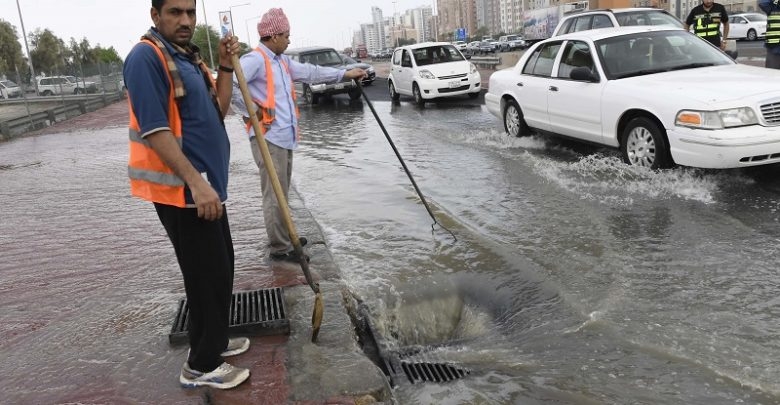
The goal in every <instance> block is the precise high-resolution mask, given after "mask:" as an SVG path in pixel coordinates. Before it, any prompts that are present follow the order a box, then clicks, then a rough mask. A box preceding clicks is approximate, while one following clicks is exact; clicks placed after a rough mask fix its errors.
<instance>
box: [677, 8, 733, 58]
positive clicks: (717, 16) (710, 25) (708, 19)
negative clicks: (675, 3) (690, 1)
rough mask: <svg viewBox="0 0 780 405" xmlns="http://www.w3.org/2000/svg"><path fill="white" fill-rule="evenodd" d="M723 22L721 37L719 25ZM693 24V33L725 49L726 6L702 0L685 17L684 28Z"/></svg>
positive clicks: (727, 28)
mask: <svg viewBox="0 0 780 405" xmlns="http://www.w3.org/2000/svg"><path fill="white" fill-rule="evenodd" d="M721 24H723V37H722V38H721V33H720V25H721ZM691 26H693V33H694V34H696V35H698V36H699V37H701V38H702V39H706V40H707V41H709V42H710V43H712V44H713V45H715V46H717V47H718V48H720V49H721V50H724V51H725V50H726V38H728V37H729V15H728V13H727V12H726V7H723V5H722V4H719V3H715V2H714V1H713V0H703V1H702V4H699V5H698V6H696V7H694V8H693V9H692V10H691V12H690V13H689V14H688V18H686V19H685V30H686V31H688V29H689V28H690V27H691Z"/></svg>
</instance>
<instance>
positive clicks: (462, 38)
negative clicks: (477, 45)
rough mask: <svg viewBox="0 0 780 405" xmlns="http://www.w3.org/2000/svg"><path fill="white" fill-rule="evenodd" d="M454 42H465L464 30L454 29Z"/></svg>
mask: <svg viewBox="0 0 780 405" xmlns="http://www.w3.org/2000/svg"><path fill="white" fill-rule="evenodd" d="M455 40H456V41H465V40H466V29H465V28H456V29H455Z"/></svg>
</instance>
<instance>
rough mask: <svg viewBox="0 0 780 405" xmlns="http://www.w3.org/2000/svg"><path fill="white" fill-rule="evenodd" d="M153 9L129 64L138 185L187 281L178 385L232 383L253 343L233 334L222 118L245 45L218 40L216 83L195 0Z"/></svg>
mask: <svg viewBox="0 0 780 405" xmlns="http://www.w3.org/2000/svg"><path fill="white" fill-rule="evenodd" d="M150 13H151V18H152V21H153V22H154V27H152V28H151V29H150V30H149V31H148V32H147V33H146V34H144V35H143V37H142V38H141V42H139V43H138V44H137V45H135V47H133V49H132V50H131V51H130V53H129V54H128V55H127V58H126V61H125V64H124V78H125V85H126V86H127V95H128V98H129V100H130V102H129V109H130V128H129V132H130V158H129V164H128V174H129V176H130V189H131V193H132V195H134V196H136V197H140V198H142V199H144V200H147V201H150V202H152V203H153V204H154V207H155V210H156V211H157V215H158V217H159V219H160V222H162V224H163V227H164V228H165V231H166V233H167V234H168V237H169V239H170V240H171V242H172V243H173V248H174V251H175V252H176V258H177V260H178V263H179V268H180V270H181V274H182V277H183V279H184V290H185V293H186V296H187V305H188V307H189V315H188V321H189V325H188V337H189V341H190V351H189V354H188V358H187V361H186V362H185V363H184V365H183V366H182V368H181V373H180V375H179V382H180V383H181V384H182V386H184V387H197V386H210V387H215V388H221V389H225V388H232V387H235V386H237V385H238V384H241V383H242V382H244V381H245V380H246V379H247V378H249V370H248V369H244V368H239V367H234V366H232V365H230V364H228V363H226V362H225V361H224V360H223V357H225V356H232V355H236V354H241V353H243V352H246V351H247V350H248V349H249V339H247V338H235V339H229V338H228V326H229V317H230V301H231V297H232V293H233V270H234V254H233V241H232V237H231V235H230V227H229V224H228V216H227V210H226V209H225V205H224V204H225V200H226V199H227V183H228V163H229V160H230V143H229V142H228V136H227V132H226V131H225V126H224V122H223V117H224V115H225V114H226V113H227V110H228V108H229V106H230V97H231V93H232V88H233V87H232V81H231V77H232V74H230V73H231V72H232V70H233V69H232V63H231V58H230V57H231V55H232V54H234V53H238V50H239V47H238V41H237V39H236V38H231V37H228V38H223V39H222V40H221V41H220V43H219V64H220V66H219V75H218V76H217V80H216V83H215V82H214V81H213V79H212V78H211V75H210V73H209V70H208V68H207V67H206V65H205V64H204V63H203V62H202V60H201V57H200V54H199V50H198V48H197V47H196V46H195V45H193V44H192V43H191V42H190V41H191V40H192V34H193V32H194V31H195V22H196V19H195V0H152V8H151V10H150ZM139 249H140V250H139V252H143V247H139Z"/></svg>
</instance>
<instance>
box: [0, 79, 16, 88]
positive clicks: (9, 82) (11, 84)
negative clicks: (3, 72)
mask: <svg viewBox="0 0 780 405" xmlns="http://www.w3.org/2000/svg"><path fill="white" fill-rule="evenodd" d="M0 84H2V85H3V86H5V87H17V86H16V83H14V82H12V81H10V80H0Z"/></svg>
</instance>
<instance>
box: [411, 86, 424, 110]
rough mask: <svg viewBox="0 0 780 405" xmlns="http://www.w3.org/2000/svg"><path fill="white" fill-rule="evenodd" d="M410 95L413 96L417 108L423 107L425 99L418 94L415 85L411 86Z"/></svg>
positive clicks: (418, 89) (417, 87) (418, 88)
mask: <svg viewBox="0 0 780 405" xmlns="http://www.w3.org/2000/svg"><path fill="white" fill-rule="evenodd" d="M412 94H413V95H414V102H415V103H416V104H417V105H419V106H424V105H425V99H424V98H423V96H422V93H421V92H420V86H418V85H417V83H414V84H412Z"/></svg>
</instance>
